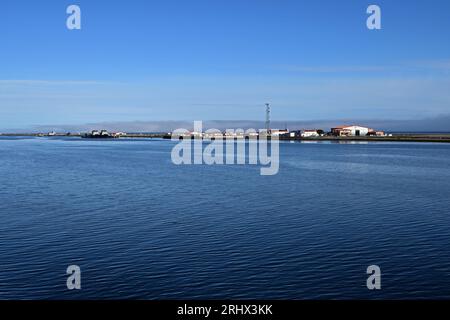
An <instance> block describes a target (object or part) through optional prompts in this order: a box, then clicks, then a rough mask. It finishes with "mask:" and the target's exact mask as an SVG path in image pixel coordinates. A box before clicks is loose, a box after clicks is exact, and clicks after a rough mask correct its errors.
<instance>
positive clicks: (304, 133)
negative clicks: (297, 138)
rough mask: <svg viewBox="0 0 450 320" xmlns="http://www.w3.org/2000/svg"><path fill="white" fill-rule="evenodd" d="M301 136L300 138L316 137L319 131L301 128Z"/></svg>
mask: <svg viewBox="0 0 450 320" xmlns="http://www.w3.org/2000/svg"><path fill="white" fill-rule="evenodd" d="M301 136H302V138H309V137H318V136H319V133H318V132H317V130H302V133H301Z"/></svg>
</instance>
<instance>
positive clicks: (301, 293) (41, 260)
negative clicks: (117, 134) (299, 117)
mask: <svg viewBox="0 0 450 320" xmlns="http://www.w3.org/2000/svg"><path fill="white" fill-rule="evenodd" d="M173 145H174V144H173V143H172V142H170V141H157V140H135V141H87V140H80V139H52V140H50V139H46V138H33V139H5V138H0V182H1V192H0V298H2V299H10V298H20V299H34V298H39V299H72V298H73V299H89V298H100V299H108V298H114V299H116V298H139V299H157V298H160V299H162V298H235V299H241V298H265V299H270V298H272V299H279V298H283V299H286V298H289V299H312V298H319V299H329V298H333V299H347V298H373V299H379V298H393V299H398V298H450V196H449V195H450V145H446V144H414V143H370V144H332V143H309V144H306V143H304V144H300V143H283V144H282V145H281V147H280V153H281V166H280V172H279V174H278V175H276V176H260V175H259V168H258V167H256V166H237V165H234V166H175V165H173V164H172V163H171V160H170V151H171V148H172V146H173ZM71 264H77V265H79V266H80V267H81V270H82V290H80V291H68V290H67V289H66V273H65V272H66V268H67V266H68V265H71ZM371 264H377V265H379V266H380V267H381V270H382V273H383V275H382V290H381V291H376V292H374V291H369V290H367V288H366V286H365V285H366V277H367V276H366V268H367V266H369V265H371Z"/></svg>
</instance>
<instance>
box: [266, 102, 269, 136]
mask: <svg viewBox="0 0 450 320" xmlns="http://www.w3.org/2000/svg"><path fill="white" fill-rule="evenodd" d="M266 130H267V133H269V131H270V104H268V103H266Z"/></svg>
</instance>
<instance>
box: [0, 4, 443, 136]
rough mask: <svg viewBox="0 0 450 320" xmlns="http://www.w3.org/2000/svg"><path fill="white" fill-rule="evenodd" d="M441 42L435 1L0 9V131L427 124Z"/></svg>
mask: <svg viewBox="0 0 450 320" xmlns="http://www.w3.org/2000/svg"><path fill="white" fill-rule="evenodd" d="M70 4H76V5H79V6H80V8H81V12H82V17H81V21H82V29H81V30H68V29H67V28H66V19H67V17H68V15H67V14H66V8H67V7H68V6H69V5H70ZM370 4H377V5H379V6H380V7H381V10H382V30H368V29H367V27H366V19H367V17H368V15H367V14H366V9H367V7H368V6H369V5H370ZM449 39H450V1H448V0H431V1H430V0H429V1H425V0H410V1H406V0H395V1H392V0H389V1H385V0H383V1H382V0H374V1H365V0H342V1H336V0H314V1H313V0H308V1H306V0H305V1H303V0H292V1H287V0H204V1H198V0H189V1H187V0H183V1H181V0H180V1H174V0H164V1H152V0H128V1H124V0H110V1H106V0H77V1H75V0H74V1H65V0H54V1H52V0H39V1H38V0H28V1H25V0H4V1H1V2H0V128H23V127H31V126H33V125H47V124H82V123H88V122H101V121H135V120H141V121H142V120H151V121H154V120H195V119H197V120H214V119H217V120H220V119H226V120H237V119H254V120H260V119H263V118H264V103H265V102H270V103H271V104H272V106H273V118H274V119H275V120H316V119H319V120H320V119H341V118H346V119H351V118H357V119H366V118H367V119H421V118H429V117H440V116H442V115H448V114H450V90H449V88H450V41H449Z"/></svg>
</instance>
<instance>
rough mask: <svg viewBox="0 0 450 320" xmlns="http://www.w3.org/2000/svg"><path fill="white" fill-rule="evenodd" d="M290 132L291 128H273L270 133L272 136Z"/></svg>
mask: <svg viewBox="0 0 450 320" xmlns="http://www.w3.org/2000/svg"><path fill="white" fill-rule="evenodd" d="M288 133H289V130H287V129H284V130H279V129H272V130H270V134H271V135H272V136H281V135H284V134H288Z"/></svg>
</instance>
